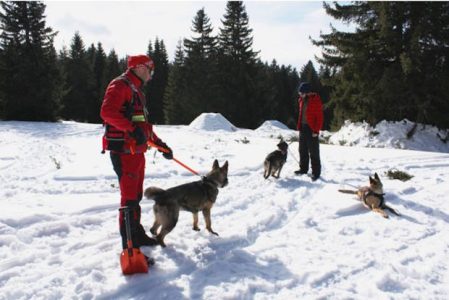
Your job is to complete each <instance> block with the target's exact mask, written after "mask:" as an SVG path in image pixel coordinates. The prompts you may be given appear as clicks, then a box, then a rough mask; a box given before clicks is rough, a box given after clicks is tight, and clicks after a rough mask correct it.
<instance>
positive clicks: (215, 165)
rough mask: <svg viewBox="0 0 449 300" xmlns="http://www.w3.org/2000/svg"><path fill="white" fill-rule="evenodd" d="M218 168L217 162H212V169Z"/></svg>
mask: <svg viewBox="0 0 449 300" xmlns="http://www.w3.org/2000/svg"><path fill="white" fill-rule="evenodd" d="M219 167H220V166H219V165H218V160H214V164H213V165H212V169H214V170H215V169H218V168H219Z"/></svg>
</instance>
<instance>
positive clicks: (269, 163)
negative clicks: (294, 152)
mask: <svg viewBox="0 0 449 300" xmlns="http://www.w3.org/2000/svg"><path fill="white" fill-rule="evenodd" d="M277 147H278V150H275V151H273V152H271V153H270V154H268V155H267V157H266V158H265V161H264V163H263V166H264V172H263V177H264V178H265V179H267V178H268V177H270V175H271V176H273V177H274V178H279V176H280V175H281V170H282V167H283V166H284V164H285V162H286V161H287V149H288V144H287V143H286V142H284V141H283V140H281V141H280V142H279V144H277ZM276 172H277V175H276Z"/></svg>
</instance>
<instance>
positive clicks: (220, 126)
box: [189, 113, 237, 131]
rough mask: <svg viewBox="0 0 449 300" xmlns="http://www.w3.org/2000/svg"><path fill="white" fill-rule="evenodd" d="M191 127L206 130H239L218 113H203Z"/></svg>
mask: <svg viewBox="0 0 449 300" xmlns="http://www.w3.org/2000/svg"><path fill="white" fill-rule="evenodd" d="M189 128H190V129H194V130H206V131H217V130H224V131H237V127H235V126H234V125H232V123H231V122H229V121H228V120H227V119H226V118H225V117H223V116H222V115H221V114H218V113H202V114H201V115H199V116H198V117H197V118H196V119H195V120H193V121H192V123H190V125H189Z"/></svg>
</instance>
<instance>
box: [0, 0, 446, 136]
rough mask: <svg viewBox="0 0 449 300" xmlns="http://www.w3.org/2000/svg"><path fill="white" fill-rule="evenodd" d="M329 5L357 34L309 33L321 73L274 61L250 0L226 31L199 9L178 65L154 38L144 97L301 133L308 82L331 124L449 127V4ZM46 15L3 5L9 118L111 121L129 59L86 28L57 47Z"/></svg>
mask: <svg viewBox="0 0 449 300" xmlns="http://www.w3.org/2000/svg"><path fill="white" fill-rule="evenodd" d="M323 7H324V9H325V10H326V13H327V14H329V15H330V16H332V17H333V18H334V19H336V20H339V21H343V22H345V23H347V24H351V25H352V26H354V30H351V32H343V31H338V30H337V29H335V28H333V27H331V32H330V33H328V34H321V35H320V36H319V37H310V39H311V42H312V43H313V44H314V45H315V46H316V47H320V49H321V52H322V55H321V57H316V60H317V61H318V63H319V66H318V69H317V68H316V66H314V65H313V63H312V59H313V58H312V57H311V58H310V60H309V62H308V63H306V64H305V65H304V66H302V67H301V68H300V70H296V69H295V68H294V67H292V66H290V65H288V66H284V65H279V64H278V63H277V61H276V59H275V58H274V59H273V60H272V61H271V62H263V61H262V60H261V59H260V58H259V52H258V51H256V50H254V49H253V36H252V29H251V27H250V18H249V16H248V14H247V12H246V8H245V5H244V3H243V2H241V1H229V2H227V4H226V9H225V11H224V15H223V17H222V19H221V24H219V27H218V34H217V35H214V34H213V32H214V27H213V26H214V25H213V24H211V21H210V19H209V17H208V15H207V12H206V11H205V10H204V8H202V9H200V10H198V11H197V13H196V15H195V16H192V26H191V36H189V37H185V38H183V39H182V40H180V41H178V45H177V48H176V50H175V53H174V59H173V61H169V59H168V53H167V49H166V47H165V43H164V40H163V39H162V38H160V37H155V38H154V39H153V40H150V41H149V44H148V48H147V53H146V54H148V55H150V56H151V57H152V58H153V60H154V62H155V66H156V71H155V74H154V77H153V80H151V81H150V82H149V83H148V84H147V85H146V86H145V91H144V92H145V95H146V97H147V98H148V99H147V105H148V111H149V113H150V118H151V121H152V122H153V123H155V124H189V123H190V122H191V121H192V120H193V119H194V118H196V117H197V116H198V115H199V114H201V113H203V112H218V113H221V114H222V115H223V116H224V117H226V118H227V119H228V120H229V121H230V122H232V123H233V124H234V125H236V126H237V127H243V128H251V129H254V128H257V127H258V126H260V125H261V124H262V123H263V122H264V121H265V120H278V121H281V122H282V123H284V124H286V125H287V126H289V127H290V128H295V127H296V119H297V112H298V103H297V101H298V93H297V89H298V85H299V84H300V82H303V81H308V82H310V83H311V85H312V89H313V90H314V91H316V92H318V93H319V94H320V95H321V98H322V100H323V104H324V115H325V119H324V129H327V130H331V129H337V128H338V127H339V126H341V124H342V123H343V122H344V121H345V120H347V119H350V120H352V121H366V122H368V123H370V124H371V125H375V124H376V123H377V122H379V121H381V120H384V119H386V120H389V121H397V120H402V119H404V118H407V119H409V120H411V121H414V122H419V123H424V124H432V125H436V126H438V127H439V128H445V129H447V128H449V117H448V116H447V115H448V113H449V2H372V1H356V2H345V3H344V4H339V3H337V2H334V3H330V2H323ZM45 9H46V5H45V3H44V2H35V1H21V2H15V1H12V2H10V1H7V2H5V1H2V2H0V119H2V120H22V121H50V122H54V121H58V120H74V121H78V122H88V123H101V122H102V120H101V118H100V116H99V112H100V107H101V103H102V98H103V95H104V92H105V89H106V87H107V85H108V83H109V82H110V81H111V80H112V79H114V78H115V77H117V76H119V75H120V74H121V73H123V72H124V71H125V70H126V56H122V55H124V54H119V53H116V52H115V51H114V50H111V51H109V53H106V52H105V50H104V49H103V45H102V43H101V41H98V42H97V43H96V44H91V45H86V44H85V43H84V41H83V38H82V36H81V34H80V33H79V32H76V33H75V34H74V36H73V38H72V40H71V43H70V45H68V46H66V47H64V48H63V49H61V50H59V51H57V50H56V49H55V47H54V38H55V36H56V35H57V30H55V29H53V28H50V27H48V26H47V25H46V22H45ZM215 26H216V25H215ZM291 51H297V50H295V49H291Z"/></svg>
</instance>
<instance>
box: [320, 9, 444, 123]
mask: <svg viewBox="0 0 449 300" xmlns="http://www.w3.org/2000/svg"><path fill="white" fill-rule="evenodd" d="M324 7H325V9H326V12H327V13H328V14H330V15H331V16H333V17H334V18H336V19H340V20H343V21H346V22H352V23H354V24H356V26H357V28H356V30H355V31H354V32H350V33H348V32H339V31H337V30H336V29H333V30H332V32H331V33H330V34H323V35H321V40H319V41H314V44H316V45H318V46H321V47H322V48H323V58H322V59H320V60H319V61H320V63H322V64H324V65H325V66H327V67H329V68H330V69H331V72H333V73H335V76H333V78H332V80H331V85H332V100H331V103H332V105H334V106H335V111H334V117H335V121H336V122H337V124H338V123H339V124H341V123H342V122H343V121H344V120H345V119H347V118H352V119H353V120H366V121H368V122H370V123H371V124H376V123H377V122H378V121H380V120H382V119H388V120H401V119H403V118H405V117H406V118H409V119H411V120H413V121H417V122H424V123H433V124H437V125H438V124H439V122H440V121H438V120H442V119H443V118H441V117H438V116H439V115H441V114H440V111H441V109H442V108H447V105H445V104H444V103H448V101H447V99H448V96H447V93H446V90H445V87H444V82H447V80H446V78H447V71H445V70H446V69H445V68H447V61H448V60H449V58H448V56H449V51H448V50H449V49H448V46H447V45H448V40H449V39H448V27H449V16H448V9H449V5H448V3H447V2H354V3H351V4H349V5H339V4H337V3H335V4H334V6H331V5H330V4H327V3H325V4H324ZM442 99H443V100H442ZM437 103H438V104H437ZM446 119H447V118H446Z"/></svg>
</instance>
